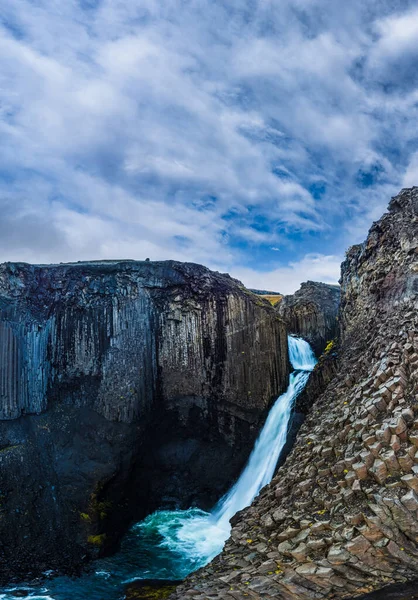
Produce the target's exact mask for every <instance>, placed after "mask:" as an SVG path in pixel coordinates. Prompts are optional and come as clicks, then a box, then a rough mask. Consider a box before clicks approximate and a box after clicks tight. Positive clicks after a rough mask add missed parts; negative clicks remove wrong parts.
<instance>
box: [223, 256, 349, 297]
mask: <svg viewBox="0 0 418 600" xmlns="http://www.w3.org/2000/svg"><path fill="white" fill-rule="evenodd" d="M342 260H343V259H342V257H339V256H332V255H330V256H326V255H324V254H307V255H306V256H304V257H303V258H302V259H301V260H300V261H298V262H290V263H289V265H288V266H284V267H280V268H278V269H274V270H272V271H266V272H260V271H255V270H254V269H235V270H234V271H233V273H232V274H233V276H234V277H236V278H238V279H240V280H241V281H242V282H243V283H244V285H246V286H247V287H249V288H253V289H258V290H260V289H261V290H265V289H267V290H272V291H276V292H280V293H282V294H293V293H294V292H295V291H296V290H297V289H299V287H300V284H301V283H302V282H303V281H308V280H311V281H322V282H323V283H331V284H337V283H338V280H339V278H340V267H341V262H342Z"/></svg>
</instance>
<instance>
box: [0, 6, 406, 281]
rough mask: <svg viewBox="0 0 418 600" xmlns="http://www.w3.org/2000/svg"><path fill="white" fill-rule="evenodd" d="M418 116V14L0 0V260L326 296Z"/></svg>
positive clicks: (400, 162)
mask: <svg viewBox="0 0 418 600" xmlns="http://www.w3.org/2000/svg"><path fill="white" fill-rule="evenodd" d="M417 107H418V2H408V1H402V0H390V1H389V0H388V1H386V0H370V1H368V2H364V1H363V0H361V1H360V0H351V1H350V2H343V1H342V0H341V1H340V0H337V1H336V0H280V1H279V0H258V1H256V0H227V1H226V0H205V1H204V0H164V1H162V0H158V1H156V0H65V2H64V1H63V0H2V2H1V6H0V136H1V142H0V214H1V218H0V261H6V260H23V261H28V262H59V261H73V260H85V259H97V258H134V259H144V258H146V257H149V258H151V259H152V260H162V259H167V258H173V259H177V260H187V261H192V262H199V263H203V264H205V265H207V266H209V267H211V268H213V269H216V270H220V271H228V272H230V273H231V274H232V275H233V276H235V277H238V278H240V279H241V280H243V281H244V283H245V284H246V285H248V286H250V287H262V288H269V289H275V290H278V291H283V292H285V293H286V292H288V293H289V292H292V291H293V290H294V289H296V288H297V287H298V285H299V283H300V282H301V281H303V280H306V279H308V278H310V279H316V280H322V281H328V282H335V281H336V280H337V279H338V276H339V264H340V262H341V260H342V258H343V256H344V251H345V250H346V249H347V247H348V246H349V245H350V244H353V243H357V242H359V241H362V240H363V239H364V237H365V235H366V233H367V229H368V228H369V226H370V225H371V223H372V222H373V220H376V219H377V218H379V217H380V216H381V214H382V213H383V212H384V211H385V209H386V206H387V204H388V201H389V199H390V197H391V196H392V195H394V194H395V193H397V192H398V191H399V190H400V188H401V187H405V186H409V185H414V184H415V185H418V128H417V122H418V120H417V117H418V115H417V112H418V110H417Z"/></svg>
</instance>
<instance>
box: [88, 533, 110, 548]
mask: <svg viewBox="0 0 418 600" xmlns="http://www.w3.org/2000/svg"><path fill="white" fill-rule="evenodd" d="M105 540H106V534H105V533H102V534H100V535H89V537H88V538H87V541H88V543H89V544H92V545H93V546H103V544H104V543H105Z"/></svg>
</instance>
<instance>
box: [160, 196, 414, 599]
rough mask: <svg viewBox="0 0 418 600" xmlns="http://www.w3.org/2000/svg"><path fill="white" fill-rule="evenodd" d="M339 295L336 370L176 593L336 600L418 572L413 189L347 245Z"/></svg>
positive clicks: (201, 596) (203, 596) (204, 596)
mask: <svg viewBox="0 0 418 600" xmlns="http://www.w3.org/2000/svg"><path fill="white" fill-rule="evenodd" d="M341 291H342V301H341V309H340V328H341V335H340V340H339V344H338V351H337V353H338V356H337V358H336V361H335V364H334V366H333V367H332V370H334V371H335V375H334V376H332V377H331V378H330V381H329V382H328V384H327V385H326V386H325V389H324V390H323V393H322V394H321V395H320V396H319V397H318V398H316V402H315V403H314V405H313V407H312V409H311V411H310V413H309V415H308V417H307V419H306V421H305V423H304V424H303V426H302V428H301V429H300V432H299V435H298V438H297V441H296V443H295V446H294V448H293V450H292V452H291V453H290V454H289V456H288V457H287V460H286V462H285V464H284V465H283V466H282V467H281V468H280V469H279V471H278V473H277V475H276V477H275V478H274V479H273V481H272V482H271V484H270V485H268V486H266V487H265V488H264V489H263V490H262V492H261V493H260V495H259V497H258V498H257V499H256V500H255V501H254V503H253V504H252V505H251V507H249V508H247V509H245V510H244V511H242V512H241V513H239V514H238V515H236V517H235V518H234V519H233V529H232V534H231V537H230V539H229V540H228V541H227V542H226V545H225V548H224V551H223V552H222V554H221V555H220V556H218V557H217V558H216V559H215V560H214V561H213V562H212V563H211V564H210V565H208V566H207V567H206V568H204V569H202V570H200V571H198V572H197V573H196V574H194V575H192V576H191V577H189V578H188V579H187V580H186V582H185V584H184V585H183V586H181V587H180V588H178V590H177V592H176V594H174V595H173V596H172V598H173V599H174V598H185V597H191V598H194V599H195V600H204V599H205V600H206V599H207V598H209V597H210V598H211V599H213V600H215V599H217V598H223V599H229V600H232V599H235V600H239V599H243V598H244V597H245V598H254V599H256V598H257V599H258V598H260V597H262V598H266V599H269V598H283V599H285V600H312V599H321V598H327V599H328V598H329V599H331V598H334V599H337V598H338V599H343V598H354V597H357V596H360V595H362V594H366V593H369V592H372V591H373V590H378V589H381V588H384V587H385V586H386V585H388V584H393V583H396V582H397V583H402V582H405V581H408V580H414V579H417V578H418V402H417V400H418V396H417V392H418V333H417V332H418V328H417V326H418V316H417V315H418V312H417V311H418V188H416V187H415V188H412V189H405V190H402V192H401V193H400V194H399V195H398V196H397V197H395V198H394V199H392V201H391V203H390V205H389V212H388V213H386V214H385V215H384V216H383V217H382V218H381V219H380V221H378V222H377V223H375V224H374V225H373V226H372V228H371V230H370V232H369V235H368V238H367V240H366V241H365V242H364V243H363V244H361V245H359V246H355V247H353V248H351V249H350V250H349V251H348V253H347V257H346V260H345V262H344V263H343V265H342V277H341ZM325 368H326V369H329V365H328V363H327V366H325ZM384 593H385V592H383V594H384ZM391 593H392V592H391ZM381 597H382V596H381Z"/></svg>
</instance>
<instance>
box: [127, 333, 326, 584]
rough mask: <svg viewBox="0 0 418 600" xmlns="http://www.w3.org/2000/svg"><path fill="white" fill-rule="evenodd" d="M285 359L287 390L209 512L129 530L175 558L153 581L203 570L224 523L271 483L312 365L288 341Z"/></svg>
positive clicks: (155, 518) (154, 520)
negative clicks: (170, 569) (153, 541)
mask: <svg viewBox="0 0 418 600" xmlns="http://www.w3.org/2000/svg"><path fill="white" fill-rule="evenodd" d="M288 345H289V358H290V362H291V364H292V366H293V368H294V369H295V370H294V372H293V373H291V375H290V381H289V386H288V388H287V390H286V392H285V393H284V394H282V395H281V396H280V397H279V398H278V399H277V400H276V402H275V404H274V405H273V407H272V408H271V410H270V412H269V415H268V417H267V420H266V422H265V425H264V427H263V429H262V431H261V433H260V435H259V437H258V439H257V441H256V443H255V446H254V449H253V451H252V453H251V456H250V458H249V460H248V463H247V465H246V467H245V468H244V470H243V472H242V474H241V476H240V477H239V479H238V481H237V482H236V483H235V485H233V486H232V488H231V489H230V490H229V492H227V494H226V495H225V496H224V497H223V498H221V500H220V501H219V502H218V504H217V505H216V506H215V508H214V509H213V510H212V512H211V513H206V512H204V511H202V510H199V509H196V508H192V509H189V510H184V511H158V512H156V513H154V514H153V515H150V516H149V517H148V518H147V519H145V521H143V522H141V523H139V524H138V525H136V526H135V527H136V528H138V530H139V531H140V532H141V533H142V535H144V536H145V537H152V534H153V532H154V533H155V531H156V530H157V531H158V533H159V534H160V536H161V537H162V541H161V542H160V544H159V545H160V547H161V548H164V549H165V550H168V551H170V552H172V553H174V555H177V556H178V557H179V559H180V561H179V562H178V563H177V564H178V565H181V566H180V570H179V571H177V569H175V570H176V572H175V573H171V574H170V575H169V573H168V572H167V573H165V572H161V571H159V572H158V573H153V574H152V576H153V577H156V576H158V577H160V578H163V577H164V575H166V576H167V578H170V577H171V578H173V579H180V578H182V577H184V576H185V575H187V574H188V573H190V572H191V571H193V570H195V569H197V568H199V567H201V566H203V565H205V564H206V563H207V562H209V561H210V560H211V559H212V558H214V557H215V556H216V555H217V554H219V552H221V551H222V548H223V545H224V543H225V540H226V539H227V538H228V537H229V534H230V530H231V526H230V523H229V521H230V519H231V518H232V517H233V516H234V515H235V514H236V513H237V512H238V511H240V510H242V509H243V508H245V507H247V506H249V505H250V504H251V502H252V501H253V500H254V498H255V497H256V496H257V495H258V494H259V492H260V490H261V489H262V488H263V487H264V486H265V485H267V484H268V483H269V482H270V481H271V479H272V478H273V475H274V471H275V468H276V465H277V461H278V459H279V457H280V454H281V451H282V450H283V447H284V445H285V443H286V437H287V431H288V426H289V421H290V416H291V412H292V408H293V405H294V402H295V399H296V398H297V396H298V395H299V394H300V393H301V391H302V390H303V388H304V387H305V385H306V383H307V381H308V378H309V375H310V372H311V371H312V369H313V368H314V366H315V364H316V359H315V356H314V354H313V352H312V349H311V347H310V345H309V344H308V343H307V342H305V340H303V339H301V338H297V337H293V336H289V338H288Z"/></svg>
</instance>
